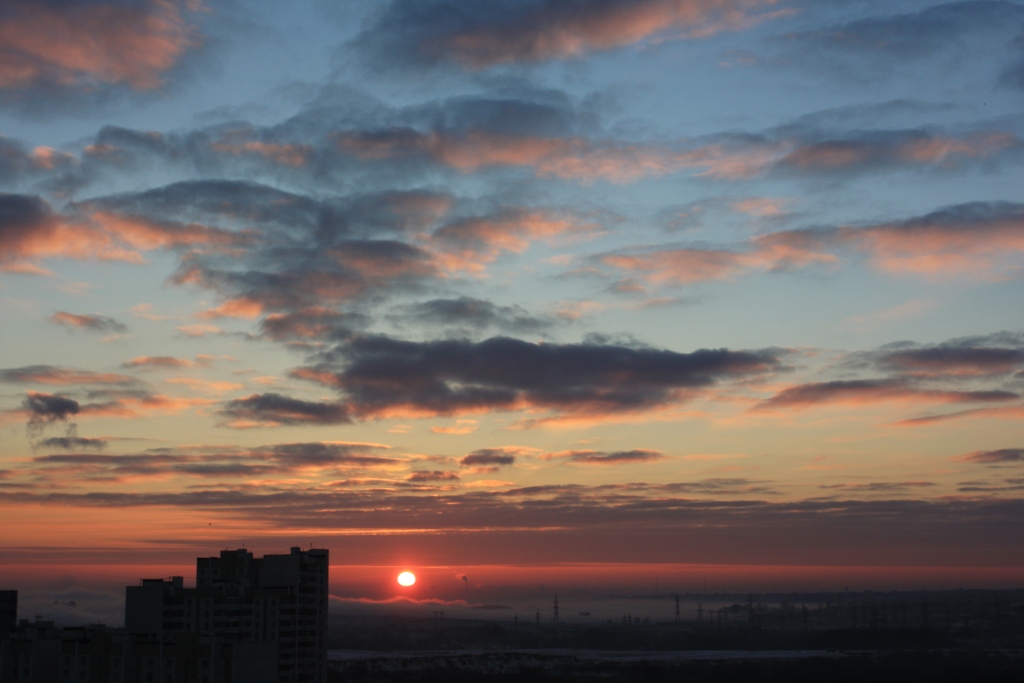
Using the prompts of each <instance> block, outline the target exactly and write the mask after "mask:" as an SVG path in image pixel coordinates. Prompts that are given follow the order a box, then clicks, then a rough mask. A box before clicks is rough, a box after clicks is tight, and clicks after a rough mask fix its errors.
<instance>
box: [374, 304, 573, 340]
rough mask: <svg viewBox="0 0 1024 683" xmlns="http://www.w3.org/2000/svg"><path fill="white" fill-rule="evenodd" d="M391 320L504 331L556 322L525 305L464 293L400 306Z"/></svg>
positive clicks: (522, 330) (540, 327) (527, 330)
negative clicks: (465, 294)
mask: <svg viewBox="0 0 1024 683" xmlns="http://www.w3.org/2000/svg"><path fill="white" fill-rule="evenodd" d="M388 318H389V320H391V321H393V322H395V323H397V324H401V323H403V322H415V323H418V324H420V325H430V326H437V327H455V328H465V329H471V330H477V331H480V330H485V329H490V328H493V329H498V330H501V331H504V332H519V333H531V332H532V333H537V332H543V331H545V330H547V329H549V328H551V327H552V326H553V325H554V324H555V321H554V320H551V319H548V318H543V317H537V316H532V315H530V314H529V312H528V311H527V310H526V309H525V308H523V307H522V306H517V305H514V304H513V305H511V306H499V305H498V304H495V303H493V302H490V301H485V300H483V299H474V298H473V297H468V296H461V297H458V298H456V299H431V300H429V301H422V302H419V303H415V304H408V305H405V306H400V307H398V309H397V312H396V313H394V314H392V315H389V316H388Z"/></svg>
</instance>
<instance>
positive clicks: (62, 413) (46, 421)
mask: <svg viewBox="0 0 1024 683" xmlns="http://www.w3.org/2000/svg"><path fill="white" fill-rule="evenodd" d="M22 407H24V408H25V410H27V411H28V414H29V420H28V434H29V438H31V439H36V438H38V437H39V436H40V435H41V434H42V432H43V430H44V429H45V428H46V427H48V426H50V425H54V424H58V423H62V424H64V425H66V426H67V427H68V430H69V432H70V431H71V430H72V429H73V424H72V423H71V421H70V418H72V417H73V416H75V415H78V414H79V413H80V412H81V410H82V406H81V405H80V404H79V403H78V401H75V400H74V399H71V398H68V397H67V396H61V395H59V394H45V393H42V392H38V391H30V392H28V393H27V394H26V396H25V400H24V401H22Z"/></svg>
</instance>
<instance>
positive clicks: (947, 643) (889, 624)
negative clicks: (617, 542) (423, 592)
mask: <svg viewBox="0 0 1024 683" xmlns="http://www.w3.org/2000/svg"><path fill="white" fill-rule="evenodd" d="M728 597H732V596H716V601H717V603H718V604H727V605H730V606H728V607H722V608H721V609H716V610H714V611H707V610H705V612H704V613H703V614H702V615H700V619H699V620H694V619H690V620H680V621H673V622H668V623H665V622H662V623H657V622H654V623H652V622H650V621H647V620H643V621H641V620H639V619H634V620H626V619H622V620H619V621H606V622H603V623H597V624H582V623H575V624H573V623H568V624H567V623H562V624H557V625H556V624H553V623H550V622H541V623H537V622H529V623H524V622H521V621H518V620H516V621H512V622H510V621H508V620H505V621H499V620H473V619H446V620H443V621H438V620H436V618H431V617H429V616H427V615H424V616H423V617H422V618H417V617H411V616H408V615H406V616H397V615H396V616H377V617H355V616H351V617H341V618H339V619H336V620H334V621H333V623H332V628H331V636H330V643H329V648H330V651H331V652H330V657H329V659H330V660H331V662H330V663H331V675H332V680H333V681H353V682H361V681H392V682H394V683H406V682H409V683H413V682H417V683H418V682H423V683H427V682H432V681H446V682H450V683H460V682H462V681H484V682H495V683H497V682H508V683H517V682H519V681H524V682H527V681H528V682H529V683H543V682H552V683H554V682H560V681H572V682H574V683H587V682H589V681H595V682H596V681H606V682H616V681H637V682H640V681H645V682H646V681H653V682H655V683H657V682H659V681H692V682H694V683H702V682H712V681H715V682H717V681H722V682H726V681H743V682H744V683H761V682H768V683H773V682H776V681H778V682H779V683H783V682H784V683H802V682H804V681H807V682H811V681H814V682H815V683H819V682H826V683H846V682H849V683H853V682H854V681H857V682H860V681H867V682H869V683H889V682H892V683H896V682H899V683H905V682H913V681H928V682H929V683H945V682H947V681H948V682H950V683H953V682H956V683H965V682H967V683H970V682H975V681H977V682H986V683H988V682H991V683H996V682H999V683H1003V682H1006V683H1010V682H1011V681H1012V682H1015V683H1016V682H1020V683H1024V593H1022V592H1021V591H972V592H965V591H953V592H935V593H924V592H917V593H913V594H910V593H886V594H880V593H861V594H849V593H843V594H840V595H836V594H823V595H819V596H812V595H806V594H801V595H787V596H782V595H779V596H765V595H762V596H742V597H745V598H746V600H742V598H741V596H735V598H737V600H736V602H734V603H731V604H730V603H729V601H728V600H725V598H728Z"/></svg>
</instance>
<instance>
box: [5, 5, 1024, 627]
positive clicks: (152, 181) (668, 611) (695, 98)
mask: <svg viewBox="0 0 1024 683" xmlns="http://www.w3.org/2000/svg"><path fill="white" fill-rule="evenodd" d="M1022 36H1024V5H1022V4H1021V3H1017V2H997V1H996V2H988V1H978V2H935V1H917V0H914V1H910V0H890V1H887V2H877V1H869V0H863V1H862V0H855V1H844V2H820V1H819V2H809V1H802V0H793V1H786V0H777V1H776V0H590V1H588V2H583V1H574V0H516V1H501V0H480V1H474V2H457V1H454V0H358V1H356V0H347V1H332V2H328V1H327V0H307V1H305V2H288V3H281V2H271V1H269V0H103V1H100V0H95V1H94V0H80V1H78V2H66V1H64V0H42V1H40V0H34V1H31V2H29V1H27V0H13V1H10V2H5V3H4V6H3V8H0V123H2V128H0V131H2V136H0V315H2V324H0V348H2V349H3V353H2V355H0V520H2V524H0V558H2V559H0V589H2V588H12V589H14V588H17V589H19V590H20V591H21V592H20V596H21V597H20V600H21V609H22V612H23V615H27V614H30V613H31V614H35V613H43V614H46V615H49V616H50V617H51V618H52V617H58V618H60V619H64V620H67V621H71V622H75V621H77V622H80V623H86V622H88V621H96V620H106V621H108V622H110V623H116V622H117V621H118V620H119V619H120V614H121V612H120V611H119V610H120V609H121V608H122V606H123V591H124V586H125V585H126V584H128V583H131V582H134V581H137V580H138V579H139V578H141V577H169V576H172V575H173V576H191V575H192V571H193V570H192V569H191V567H193V563H194V562H195V558H196V557H206V556H213V555H216V554H217V552H219V551H220V550H222V549H228V548H231V549H237V548H242V547H244V548H247V549H249V550H251V551H253V552H254V553H257V555H262V554H264V553H268V554H271V553H281V552H287V549H288V548H290V547H295V546H299V547H301V548H303V549H309V548H317V549H327V550H329V552H330V594H331V609H335V610H351V611H352V612H353V613H383V612H385V611H388V610H402V609H412V610H416V609H421V608H422V609H424V610H433V609H441V608H444V609H447V610H455V611H454V612H451V611H450V612H449V614H450V615H451V614H466V615H470V614H473V615H477V616H482V617H490V616H497V617H500V618H502V619H511V618H513V615H516V614H526V615H529V616H532V614H533V610H535V609H536V610H540V609H544V610H547V611H546V612H545V614H547V613H548V611H549V610H550V602H551V599H552V597H553V595H554V594H556V593H559V594H561V595H562V600H563V602H564V601H566V600H567V601H568V602H566V603H565V604H566V605H567V609H569V610H570V612H566V614H579V613H580V612H581V611H583V610H586V611H588V612H591V611H592V612H593V613H594V614H595V615H599V614H600V615H602V616H604V614H605V612H607V614H608V615H609V616H612V615H618V613H619V612H622V611H625V610H626V609H631V610H632V611H633V612H636V613H637V614H643V615H650V616H651V618H660V616H659V615H661V616H664V618H671V616H672V604H671V603H670V602H668V601H666V600H665V599H663V598H664V597H665V596H666V595H669V594H671V593H676V592H678V593H684V594H685V593H691V594H702V593H703V592H705V591H707V592H710V593H715V592H719V591H723V592H724V591H737V592H745V591H802V590H807V591H817V590H822V591H825V590H827V591H843V590H846V589H847V588H850V589H851V590H865V589H871V590H891V589H900V590H916V589H954V588H959V587H965V588H992V589H1012V588H1020V587H1021V584H1022V581H1024V544H1021V542H1020V530H1021V528H1022V526H1024V499H1022V491H1024V431H1022V429H1021V424H1022V417H1024V322H1022V313H1024V309H1022V301H1024V286H1022V275H1024V197H1022V194H1021V192H1022V190H1021V188H1022V187H1024V184H1022V179H1024V174H1022V162H1024V139H1022V135H1024V116H1022V114H1021V111H1022V104H1024V42H1022ZM400 572H411V573H413V574H414V575H415V582H412V583H410V584H409V585H402V584H400V583H399V581H398V577H399V574H400ZM403 582H407V581H406V579H403ZM119 591H120V592H119ZM631 601H632V602H631ZM601 605H605V607H601ZM686 609H687V610H692V605H689V604H688V605H687V607H686ZM29 610H30V611H29ZM602 610H604V612H602ZM688 616H689V615H688Z"/></svg>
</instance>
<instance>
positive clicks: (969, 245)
mask: <svg viewBox="0 0 1024 683" xmlns="http://www.w3.org/2000/svg"><path fill="white" fill-rule="evenodd" d="M763 241H764V242H766V243H771V244H779V245H788V246H790V247H792V248H806V249H815V248H822V247H825V248H827V247H829V246H833V247H835V246H840V247H846V248H852V249H855V250H858V251H863V252H866V253H868V254H869V255H870V256H871V259H872V261H873V263H874V264H875V265H876V267H878V268H879V269H880V270H883V271H887V272H893V273H908V272H909V273H913V274H918V275H925V276H932V277H935V276H947V277H948V276H950V275H973V276H975V277H977V276H978V275H979V274H980V275H981V277H984V278H989V279H999V278H1001V277H1005V276H1006V275H1007V274H1012V273H1015V272H1016V271H1017V270H1019V267H1018V266H1017V265H1016V263H1015V262H1014V261H1013V254H1017V253H1020V252H1022V251H1024V204H1017V203H1012V202H971V203H967V204H956V205H952V206H948V207H944V208H942V209H938V210H936V211H933V212H931V213H928V214H925V215H923V216H918V217H913V218H908V219H905V220H902V221H893V222H888V223H877V224H873V225H865V226H848V227H840V228H833V229H824V230H815V229H812V230H805V231H791V232H785V233H775V234H774V235H769V236H766V237H765V238H763Z"/></svg>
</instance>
